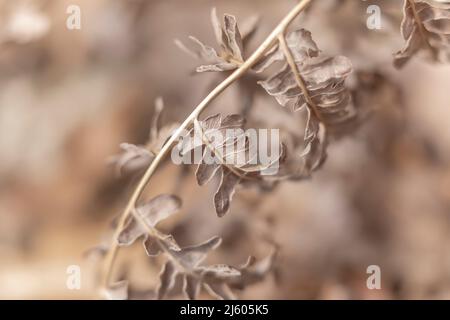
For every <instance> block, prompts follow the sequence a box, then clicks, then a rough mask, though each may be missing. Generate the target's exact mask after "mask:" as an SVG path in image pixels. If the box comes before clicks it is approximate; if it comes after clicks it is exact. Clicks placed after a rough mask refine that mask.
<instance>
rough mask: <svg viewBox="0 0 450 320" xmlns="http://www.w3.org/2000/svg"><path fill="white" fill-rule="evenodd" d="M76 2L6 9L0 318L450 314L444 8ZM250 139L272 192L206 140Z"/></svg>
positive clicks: (256, 173) (1, 51)
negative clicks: (213, 307)
mask: <svg viewBox="0 0 450 320" xmlns="http://www.w3.org/2000/svg"><path fill="white" fill-rule="evenodd" d="M79 2H80V7H81V10H82V14H83V19H82V22H83V27H82V29H81V30H77V31H69V30H67V28H65V18H66V15H65V14H64V13H65V8H66V7H67V5H68V4H69V2H65V1H40V2H36V3H29V2H27V1H17V2H15V3H14V4H12V3H11V2H8V1H2V2H0V15H1V16H2V19H1V20H2V21H4V22H2V23H3V24H0V28H1V30H4V32H3V33H0V43H1V47H0V68H1V70H2V72H1V76H0V77H1V78H0V79H1V80H0V81H1V83H0V86H1V89H0V130H3V132H2V133H3V134H2V135H1V136H2V137H3V138H1V139H0V149H1V153H0V154H1V155H2V163H1V164H0V175H1V181H2V188H1V189H0V190H1V191H0V256H1V257H2V261H5V263H3V264H2V266H1V267H0V283H2V285H1V286H0V297H2V298H100V297H105V295H106V297H107V298H114V299H124V298H130V299H135V298H136V299H155V298H159V299H166V298H183V297H186V298H190V299H194V298H211V297H212V298H223V299H233V298H256V299H259V298H263V299H280V298H289V299H297V298H313V299H318V298H320V299H328V298H331V299H334V298H343V299H348V298H349V299H351V298H358V299H371V298H381V299H394V298H449V294H450V273H449V272H450V271H449V270H450V259H449V254H448V247H449V244H450V237H449V226H450V219H449V217H450V216H449V213H448V210H449V201H450V194H449V192H448V188H449V181H450V180H449V179H450V173H449V172H448V161H449V160H448V158H449V156H450V154H449V152H448V147H447V146H448V143H449V141H450V134H449V132H448V130H447V128H448V124H447V122H448V121H447V117H446V116H447V115H448V107H449V101H450V96H449V92H448V85H449V83H450V73H449V71H450V69H449V66H448V65H447V64H446V63H447V62H448V59H449V57H450V49H449V34H450V29H449V27H450V24H449V21H450V7H449V5H448V4H443V3H439V2H437V1H432V0H429V1H428V0H427V1H419V0H416V1H412V0H405V1H400V0H399V1H382V0H374V1H371V2H373V3H371V4H376V5H378V6H379V7H380V8H381V14H382V28H381V29H379V30H370V29H368V28H367V27H366V19H367V18H368V14H367V12H366V9H367V6H368V5H369V4H368V3H367V2H363V1H354V0H345V1H342V0H341V1H337V0H336V1H335V0H327V1H317V0H316V1H314V0H303V1H273V2H269V1H259V0H253V1H245V2H243V1H213V2H211V1H201V0H195V1H194V0H192V1H175V0H170V1H169V0H164V1H145V0H138V1H119V0H117V1H95V2H92V1H79ZM212 6H213V7H215V8H217V9H213V11H212V12H211V7H212ZM174 8H177V10H174ZM255 8H257V9H255ZM255 11H257V12H255ZM221 12H232V13H234V14H236V16H235V15H231V14H224V15H222V14H221ZM255 13H256V14H257V15H258V17H256V16H255ZM21 14H22V19H23V16H25V17H26V18H27V19H29V20H27V23H29V24H23V23H22V24H20V23H17V21H16V20H14V19H19V18H20V17H21V16H20V15H21ZM18 15H19V18H18V17H17V16H18ZM222 17H223V18H222ZM283 17H284V18H283ZM14 21H16V22H15V23H16V24H14ZM280 21H281V23H280ZM211 24H212V27H211V28H206V26H209V25H211ZM18 26H19V27H18ZM21 28H22V29H21ZM191 34H195V37H193V36H190V35H191ZM188 37H189V38H188ZM174 39H175V41H174ZM200 39H201V40H200ZM174 42H175V43H174ZM177 47H178V48H177ZM399 48H401V49H400V50H399ZM180 49H181V50H180ZM160 97H163V98H160ZM205 97H206V98H205ZM203 98H204V100H202V99H203ZM199 101H201V102H200V103H199ZM195 106H196V107H195ZM252 127H254V128H279V129H280V130H281V132H282V144H281V145H280V147H281V149H282V150H283V152H282V156H281V157H280V159H279V160H280V170H279V172H278V173H277V175H275V176H266V175H264V174H261V172H262V171H263V170H264V169H265V168H261V166H260V165H258V166H255V165H252V164H250V163H246V164H244V165H242V166H230V165H227V164H226V162H225V161H224V156H223V155H221V154H220V152H219V151H218V149H219V148H218V146H219V145H223V144H224V143H227V142H226V141H213V140H211V139H210V137H211V135H212V134H213V133H214V132H217V131H224V130H226V129H227V128H252ZM194 128H196V129H198V130H199V131H200V132H202V136H201V139H200V140H199V141H198V143H197V145H195V146H194V147H195V148H202V150H210V151H213V154H214V155H215V157H217V158H220V161H219V164H214V165H206V164H200V165H197V166H195V165H191V166H188V165H183V166H179V165H174V164H173V163H171V161H170V156H168V155H170V151H171V149H172V148H173V147H174V143H175V142H176V141H177V138H179V136H181V135H182V133H183V132H182V130H181V129H190V130H192V129H194ZM240 138H241V137H239V136H235V137H233V139H235V140H238V139H240ZM124 141H127V143H124ZM233 141H234V140H233ZM119 145H120V148H119V147H118V146H119ZM192 151H193V149H189V148H188V149H186V150H183V152H185V153H189V152H192ZM242 152H243V153H245V154H248V153H250V152H251V151H250V150H249V149H247V148H246V149H244V150H242ZM114 154H115V156H111V155H114ZM121 212H122V214H120V213H121ZM108 226H110V227H108ZM96 243H100V245H97V246H95V244H96ZM88 248H93V249H90V250H88V251H87V252H86V250H87V249H88ZM73 264H75V265H80V266H81V270H82V288H81V290H73V291H72V290H68V289H67V287H66V277H67V274H66V268H67V266H69V265H73ZM369 265H379V266H380V267H381V270H382V289H381V290H369V289H368V288H367V287H366V279H367V277H368V275H367V274H366V269H367V267H368V266H369ZM99 288H100V289H101V290H100V293H101V294H102V295H99Z"/></svg>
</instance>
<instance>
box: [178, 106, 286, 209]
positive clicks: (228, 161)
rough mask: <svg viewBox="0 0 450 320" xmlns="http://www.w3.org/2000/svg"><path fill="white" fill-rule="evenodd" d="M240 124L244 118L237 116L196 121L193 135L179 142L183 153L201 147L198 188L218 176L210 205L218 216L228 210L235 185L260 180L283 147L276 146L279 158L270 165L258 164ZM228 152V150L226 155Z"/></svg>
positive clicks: (280, 153) (281, 155)
mask: <svg viewBox="0 0 450 320" xmlns="http://www.w3.org/2000/svg"><path fill="white" fill-rule="evenodd" d="M244 124H245V119H244V118H243V117H242V116H240V115H236V114H234V115H229V116H226V117H224V118H222V116H221V115H220V114H216V115H213V116H210V117H208V118H206V119H205V120H203V121H196V122H195V129H196V130H195V131H193V132H194V136H190V137H185V138H184V139H183V142H184V144H183V147H182V149H183V150H182V153H183V154H186V153H188V152H191V151H193V150H195V149H197V148H199V147H201V148H203V151H202V154H203V158H202V161H201V163H200V164H199V165H198V167H197V171H196V173H195V175H196V178H197V182H198V184H199V185H200V186H202V185H205V184H206V183H208V182H209V181H210V180H211V179H212V178H213V177H214V176H216V175H220V183H219V187H218V189H217V191H216V193H215V195H214V206H215V209H216V212H217V215H218V216H219V217H222V216H223V215H225V214H226V213H227V212H228V210H229V209H230V204H231V200H232V198H233V195H234V193H235V189H236V186H237V185H238V184H239V183H240V182H241V181H243V180H258V179H263V178H264V176H263V175H264V172H265V170H269V169H270V168H271V166H272V165H273V164H274V163H279V162H281V161H282V158H283V154H284V148H283V145H280V146H279V151H280V152H279V157H277V158H276V159H271V162H270V163H265V164H262V163H259V162H258V149H257V147H256V148H255V147H254V146H253V147H252V146H251V145H250V144H249V141H248V137H247V136H246V134H245V132H244V130H243V129H244ZM186 141H187V143H186ZM229 149H231V150H232V151H231V152H230V153H226V152H228V150H229ZM224 151H225V152H224Z"/></svg>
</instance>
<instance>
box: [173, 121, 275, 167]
mask: <svg viewBox="0 0 450 320" xmlns="http://www.w3.org/2000/svg"><path fill="white" fill-rule="evenodd" d="M281 157H282V145H281V143H280V131H279V129H245V130H244V129H241V128H227V129H223V130H218V129H212V130H206V131H203V130H202V129H197V128H196V129H193V130H191V131H188V130H184V132H183V134H182V135H181V137H180V139H179V140H178V144H177V145H176V146H175V147H174V148H173V149H172V153H171V159H172V161H173V163H175V164H178V165H180V164H206V165H222V164H224V165H229V166H232V167H234V168H236V169H238V170H242V171H244V172H258V173H259V174H261V175H275V174H277V173H278V171H279V168H280V160H281Z"/></svg>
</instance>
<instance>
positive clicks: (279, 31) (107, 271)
mask: <svg viewBox="0 0 450 320" xmlns="http://www.w3.org/2000/svg"><path fill="white" fill-rule="evenodd" d="M311 2H312V0H302V1H300V2H299V3H298V4H297V5H296V6H295V7H294V8H293V9H292V10H291V11H290V12H289V13H288V14H287V15H286V16H285V17H284V19H283V20H282V21H281V22H280V23H279V24H278V26H277V27H276V28H275V29H274V30H273V31H272V33H271V34H270V35H269V36H268V37H267V38H266V39H265V40H264V42H263V43H262V44H261V45H260V46H259V47H258V48H257V49H256V51H255V52H254V53H253V54H252V55H251V56H250V57H249V58H248V59H247V60H246V61H245V62H243V63H242V64H240V66H239V67H238V68H237V69H236V70H235V71H234V72H233V73H232V74H231V75H230V76H229V77H228V78H226V79H225V80H224V81H223V82H222V83H220V84H219V85H218V86H217V87H216V88H215V89H214V90H212V91H211V92H210V93H209V94H208V96H207V97H206V98H205V99H204V100H203V101H202V102H201V103H200V104H199V105H198V106H197V107H196V108H195V109H194V110H193V111H192V113H191V114H190V115H189V116H188V117H187V118H186V120H185V121H184V122H183V123H182V124H181V125H180V126H179V127H178V129H176V130H175V132H174V133H173V134H172V136H171V137H170V138H169V139H168V141H167V142H166V143H165V144H164V145H163V147H162V148H161V150H160V151H159V152H158V154H157V155H156V156H155V158H154V159H153V161H152V163H151V164H150V166H149V167H148V169H147V170H146V172H145V174H144V175H143V177H142V179H141V180H140V182H139V183H138V185H137V187H136V189H135V190H134V192H133V194H132V196H131V198H130V200H129V201H128V204H127V205H126V207H125V210H124V212H123V213H122V215H121V217H120V219H119V222H118V224H117V227H116V230H115V232H114V235H113V240H112V244H111V246H110V248H109V251H108V253H107V255H106V258H105V262H104V267H103V272H102V275H103V278H102V282H101V285H102V288H108V287H109V286H110V283H111V277H112V271H113V265H114V261H115V258H116V256H117V252H118V243H117V238H118V236H119V235H120V233H121V231H122V229H123V228H124V226H125V223H126V221H127V219H128V218H129V216H130V215H131V214H133V215H135V213H134V212H135V210H134V209H135V207H136V204H137V202H138V200H139V198H140V196H141V194H142V193H143V191H144V189H145V187H146V186H147V184H148V182H149V180H150V178H151V177H152V176H153V174H154V172H155V171H156V169H157V168H158V166H159V165H160V163H161V162H162V160H163V159H164V158H165V157H166V155H167V154H168V153H169V151H170V150H171V148H172V145H173V144H174V143H175V142H176V141H177V139H178V138H179V137H180V136H181V135H182V133H183V132H184V130H185V129H187V128H189V127H190V126H191V125H192V123H193V122H194V121H195V120H196V119H198V117H199V116H200V114H201V113H202V112H203V111H204V110H205V109H206V108H207V107H208V105H209V104H210V103H211V102H212V101H213V100H214V99H215V98H217V97H218V96H219V95H220V94H221V93H222V92H223V91H224V90H226V89H227V88H228V87H229V86H230V85H231V84H233V83H234V82H235V81H236V80H238V79H239V78H241V77H242V76H243V75H244V74H245V73H246V72H247V71H249V70H250V69H251V68H252V67H253V66H254V65H255V64H256V63H257V62H258V61H259V60H260V59H261V58H262V57H263V56H264V54H265V53H266V52H267V51H268V50H270V49H271V48H272V47H273V46H274V45H275V44H276V41H277V39H278V40H279V37H280V35H284V34H285V33H286V30H287V28H288V26H289V25H290V24H291V22H292V21H293V20H294V19H295V18H296V17H297V16H298V15H299V14H300V13H301V12H302V11H303V10H304V9H305V8H306V7H307V6H308V5H309V4H310V3H311ZM139 221H140V220H139ZM149 231H150V230H149Z"/></svg>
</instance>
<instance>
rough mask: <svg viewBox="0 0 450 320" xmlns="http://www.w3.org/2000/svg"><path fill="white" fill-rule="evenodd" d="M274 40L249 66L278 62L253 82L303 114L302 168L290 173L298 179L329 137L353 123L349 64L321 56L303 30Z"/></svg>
mask: <svg viewBox="0 0 450 320" xmlns="http://www.w3.org/2000/svg"><path fill="white" fill-rule="evenodd" d="M280 41H281V42H280V45H278V46H277V47H275V48H274V49H272V50H271V51H270V52H269V53H268V54H266V56H265V57H264V59H262V60H261V61H260V63H259V64H258V65H256V66H255V68H254V69H255V71H256V72H263V71H265V70H267V69H268V68H269V67H271V66H272V65H273V64H274V63H275V62H281V63H282V67H281V69H280V70H279V71H278V72H276V73H275V74H274V75H273V76H271V77H270V78H269V79H267V80H265V81H260V82H259V83H260V84H261V86H262V87H263V88H264V89H265V90H266V92H267V93H268V94H269V95H271V96H273V97H275V99H276V100H277V102H278V103H279V104H280V105H281V106H283V107H289V108H291V109H292V110H293V111H294V112H297V111H301V110H302V111H305V112H306V125H305V134H304V150H303V151H302V152H301V153H300V156H301V157H302V158H303V167H302V168H301V169H300V170H299V172H298V173H297V174H294V175H292V178H298V177H303V176H304V175H308V174H309V173H310V172H312V171H314V170H316V169H318V168H319V167H320V166H321V164H322V163H323V162H324V160H325V158H326V147H327V141H328V137H329V136H330V135H333V134H337V133H338V132H340V131H342V130H343V129H344V128H347V127H349V126H353V123H352V122H353V120H354V118H355V115H356V112H355V108H354V106H353V104H352V101H351V94H350V91H349V90H348V89H347V88H346V87H345V80H346V78H347V77H348V76H349V74H350V73H351V72H352V64H351V62H350V60H349V59H347V58H346V57H343V56H337V57H328V56H325V55H323V54H322V53H321V51H320V50H319V48H318V47H317V45H316V43H315V42H314V40H313V39H312V36H311V33H310V32H309V31H307V30H305V29H300V30H296V31H293V32H291V33H289V34H288V35H287V36H286V38H284V37H283V38H280Z"/></svg>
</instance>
